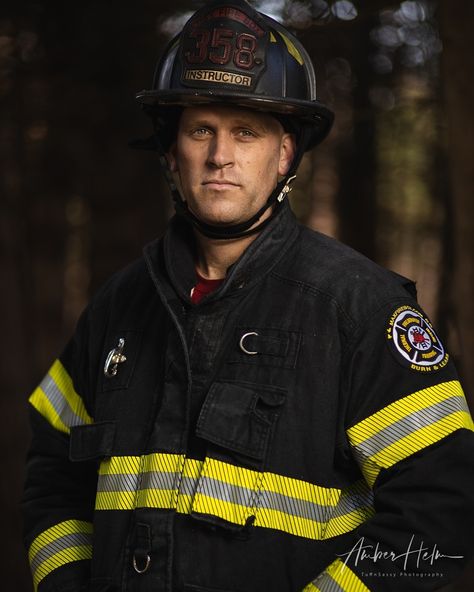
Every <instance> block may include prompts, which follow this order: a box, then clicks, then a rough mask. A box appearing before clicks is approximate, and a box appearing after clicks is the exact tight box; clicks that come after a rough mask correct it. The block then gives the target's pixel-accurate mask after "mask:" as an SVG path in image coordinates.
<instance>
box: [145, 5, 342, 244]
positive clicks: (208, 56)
mask: <svg viewBox="0 0 474 592" xmlns="http://www.w3.org/2000/svg"><path fill="white" fill-rule="evenodd" d="M136 98H137V100H138V101H139V102H140V103H141V104H142V105H143V106H144V109H145V110H146V112H147V113H148V114H149V115H150V116H151V118H152V120H153V122H154V128H155V134H154V136H153V137H152V138H150V141H148V142H145V143H143V144H142V145H141V147H148V148H154V149H156V150H158V152H160V154H161V157H162V162H163V164H164V166H165V170H166V169H167V167H166V161H165V159H164V154H165V152H166V151H167V150H168V148H169V146H170V144H171V142H172V141H173V140H174V137H175V135H176V128H177V121H178V117H179V113H180V111H181V109H183V108H184V107H187V106H192V105H204V104H212V103H220V104H226V105H229V106H238V107H244V108H248V109H253V110H257V111H264V112H265V113H269V114H271V115H273V116H275V117H276V118H277V119H278V120H279V121H280V122H281V123H282V125H283V127H284V128H285V129H286V130H287V131H291V132H292V133H296V140H297V151H296V155H295V158H294V160H293V163H292V165H291V167H290V170H289V171H288V174H287V175H286V177H285V178H284V179H283V180H281V181H280V182H279V183H278V185H277V187H276V188H275V190H274V191H273V192H272V194H271V195H270V196H269V198H268V200H267V202H266V203H265V205H264V206H263V208H261V209H260V210H259V211H258V212H257V213H256V214H255V215H253V216H252V217H251V218H249V219H248V220H247V221H245V222H243V223H241V224H238V225H234V226H217V225H210V224H207V223H205V222H203V221H201V220H199V219H198V218H196V216H194V214H193V213H192V212H190V211H189V209H188V208H187V204H186V202H185V201H183V199H182V197H181V195H180V194H179V192H178V190H177V189H176V187H175V185H174V183H173V181H172V177H171V175H170V174H168V175H167V176H168V180H169V181H170V183H171V189H172V193H173V198H174V201H175V207H176V211H177V213H178V214H180V215H184V216H185V217H186V218H188V219H189V220H190V221H191V222H192V224H193V225H195V226H196V227H197V228H198V230H199V231H200V232H201V233H203V234H204V235H206V236H209V237H212V238H222V239H225V238H237V237H240V236H245V235H247V234H250V233H253V232H257V231H259V230H261V228H263V226H264V225H266V224H267V223H268V222H269V220H270V219H271V218H272V217H273V216H274V215H276V213H277V211H278V210H279V209H280V207H281V204H282V202H283V200H284V198H285V196H286V194H287V193H288V192H289V191H290V187H289V183H290V182H291V180H292V179H293V178H294V176H295V172H296V169H297V167H298V165H299V163H300V161H301V158H302V157H303V154H304V152H305V151H306V150H309V149H311V148H313V147H314V146H316V144H319V143H320V142H321V141H322V140H323V139H324V138H325V137H326V135H327V134H328V132H329V130H330V128H331V125H332V122H333V117H334V116H333V113H332V112H331V111H330V110H329V109H328V108H327V107H325V106H324V105H323V104H321V103H320V102H319V101H318V100H317V98H316V76H315V72H314V67H313V64H312V62H311V59H310V57H309V55H308V53H307V52H306V50H305V49H304V47H303V45H302V44H301V43H300V41H298V39H297V38H296V37H295V36H294V35H293V34H292V33H290V32H289V31H288V30H287V29H285V28H284V27H283V26H282V25H280V24H279V23H278V22H276V21H275V20H273V19H271V18H270V17H268V16H266V15H264V14H262V13H260V12H258V11H256V10H255V9H254V8H252V7H251V6H250V4H248V2H246V1H245V0H227V1H226V0H214V1H212V2H208V3H206V4H205V5H204V6H203V7H202V8H201V9H200V10H198V11H197V12H196V13H194V15H193V16H192V17H191V18H190V19H189V21H188V22H187V23H186V25H185V26H184V28H183V30H182V32H181V33H179V34H178V35H177V36H176V37H175V38H174V39H173V40H172V41H171V42H170V44H169V45H168V47H167V49H166V50H165V52H164V55H163V57H162V58H161V60H160V61H159V63H158V65H157V68H156V70H155V75H154V79H153V85H152V88H151V89H150V90H143V91H141V92H139V93H138V94H137V95H136ZM271 206H274V209H273V213H272V216H271V217H269V218H267V219H265V221H264V222H262V223H260V224H258V225H256V226H255V227H253V228H251V227H252V226H253V225H254V224H255V223H256V222H257V221H258V220H259V219H260V217H261V216H262V214H263V213H264V212H265V211H266V210H267V209H268V208H269V207H271Z"/></svg>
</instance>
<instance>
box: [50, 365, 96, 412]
mask: <svg viewBox="0 0 474 592" xmlns="http://www.w3.org/2000/svg"><path fill="white" fill-rule="evenodd" d="M49 375H50V376H51V378H52V379H53V380H54V382H55V383H56V385H57V386H58V388H59V390H60V391H61V392H62V394H63V395H64V398H65V399H66V401H67V402H68V403H69V407H70V408H71V409H72V410H73V412H74V413H75V414H76V415H77V416H78V417H80V418H81V419H82V421H83V423H92V419H91V417H90V416H89V414H88V413H87V411H86V408H85V407H84V403H83V402H82V399H81V397H80V396H79V395H78V394H77V393H76V391H75V389H74V385H73V382H72V379H71V377H70V376H69V374H68V372H67V370H66V368H64V366H63V365H62V364H61V362H60V361H59V360H56V361H55V362H54V364H53V365H52V366H51V369H50V370H49Z"/></svg>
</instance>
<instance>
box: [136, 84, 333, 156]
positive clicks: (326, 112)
mask: <svg viewBox="0 0 474 592" xmlns="http://www.w3.org/2000/svg"><path fill="white" fill-rule="evenodd" d="M136 99H137V101H138V102H139V103H141V104H142V105H146V106H148V107H151V108H155V109H156V111H157V112H158V111H159V110H160V107H161V108H166V107H190V106H193V105H206V104H215V103H224V104H231V105H233V106H237V107H244V108H247V109H252V110H255V111H262V112H265V113H277V114H280V115H288V116H291V117H294V118H296V119H298V120H299V121H300V122H301V123H304V124H306V125H309V126H311V128H312V134H311V135H312V137H311V141H310V142H309V144H308V147H307V149H310V148H313V147H314V146H316V144H319V143H320V142H322V141H323V140H324V138H325V137H326V136H327V135H328V133H329V131H330V129H331V127H332V124H333V121H334V114H333V112H332V111H331V110H330V109H328V108H327V107H325V106H324V105H322V104H321V103H320V102H319V101H303V100H298V99H290V98H288V97H285V98H279V97H271V96H268V97H266V96H261V95H260V96H258V97H257V96H255V95H253V96H249V95H248V94H246V93H236V92H235V91H232V92H231V93H227V92H226V91H225V90H223V91H216V90H212V91H206V90H202V89H199V91H198V92H197V91H189V92H186V91H180V92H179V93H177V92H175V91H169V92H167V91H163V90H162V91H156V90H143V91H141V92H139V93H137V95H136Z"/></svg>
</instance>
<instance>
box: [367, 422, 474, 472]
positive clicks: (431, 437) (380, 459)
mask: <svg viewBox="0 0 474 592" xmlns="http://www.w3.org/2000/svg"><path fill="white" fill-rule="evenodd" d="M460 428H468V429H471V430H472V429H473V427H472V419H471V417H470V415H469V414H468V413H466V412H465V411H458V412H456V413H453V414H451V415H449V416H447V417H443V418H442V419H440V420H439V421H437V422H436V423H433V424H431V425H428V426H426V427H423V428H420V429H419V430H417V431H416V432H413V433H411V434H409V435H408V436H405V437H404V438H401V439H400V440H399V441H398V442H396V443H395V444H392V445H391V446H388V447H387V448H385V449H384V450H381V451H380V452H379V453H377V454H375V455H374V456H373V457H372V460H373V461H374V462H375V463H377V464H378V465H380V466H382V467H384V468H388V467H391V466H392V465H394V464H395V463H397V462H399V461H400V460H402V459H404V458H407V457H408V456H411V455H412V454H414V453H415V452H418V451H419V450H422V449H423V448H426V447H427V446H429V445H430V444H434V443H435V442H438V441H439V440H442V439H443V438H444V437H445V436H447V435H449V434H451V433H452V432H454V431H456V430H458V429H460Z"/></svg>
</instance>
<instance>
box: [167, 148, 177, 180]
mask: <svg viewBox="0 0 474 592" xmlns="http://www.w3.org/2000/svg"><path fill="white" fill-rule="evenodd" d="M165 157H166V160H167V162H168V166H169V168H170V171H171V172H172V173H176V172H177V171H178V159H177V157H176V142H173V144H171V146H170V149H169V150H168V152H167V153H166V154H165Z"/></svg>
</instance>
